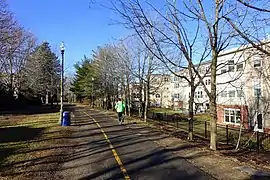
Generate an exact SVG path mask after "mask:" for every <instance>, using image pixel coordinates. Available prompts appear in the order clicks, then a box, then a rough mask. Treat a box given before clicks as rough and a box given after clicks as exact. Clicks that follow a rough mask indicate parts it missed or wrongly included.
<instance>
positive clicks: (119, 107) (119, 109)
mask: <svg viewBox="0 0 270 180" xmlns="http://www.w3.org/2000/svg"><path fill="white" fill-rule="evenodd" d="M115 109H116V112H124V109H125V104H124V103H123V102H122V101H118V102H117V103H116V105H115Z"/></svg>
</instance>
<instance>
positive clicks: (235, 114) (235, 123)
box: [223, 108, 241, 125]
mask: <svg viewBox="0 0 270 180" xmlns="http://www.w3.org/2000/svg"><path fill="white" fill-rule="evenodd" d="M226 111H229V115H226V113H225V112H226ZM232 112H234V114H233V113H232ZM237 112H239V116H237ZM226 116H229V122H227V121H226ZM232 116H234V118H235V122H232V120H231V117H232ZM223 117H224V119H223V122H224V123H226V124H233V125H240V123H241V110H240V109H234V108H224V114H223ZM237 117H238V118H239V122H237V120H236V119H237Z"/></svg>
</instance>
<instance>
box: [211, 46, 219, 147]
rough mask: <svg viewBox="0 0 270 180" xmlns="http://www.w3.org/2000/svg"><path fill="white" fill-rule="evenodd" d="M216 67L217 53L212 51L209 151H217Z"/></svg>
mask: <svg viewBox="0 0 270 180" xmlns="http://www.w3.org/2000/svg"><path fill="white" fill-rule="evenodd" d="M216 67H217V52H216V50H213V53H212V64H211V93H210V116H211V121H210V131H211V133H210V149H212V150H217V103H216V77H217V76H216V74H217V73H216Z"/></svg>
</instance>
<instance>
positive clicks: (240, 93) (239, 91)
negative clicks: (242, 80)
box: [237, 89, 244, 97]
mask: <svg viewBox="0 0 270 180" xmlns="http://www.w3.org/2000/svg"><path fill="white" fill-rule="evenodd" d="M237 97H244V91H243V90H242V89H241V90H237Z"/></svg>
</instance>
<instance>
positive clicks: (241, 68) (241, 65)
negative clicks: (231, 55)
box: [236, 63, 244, 71]
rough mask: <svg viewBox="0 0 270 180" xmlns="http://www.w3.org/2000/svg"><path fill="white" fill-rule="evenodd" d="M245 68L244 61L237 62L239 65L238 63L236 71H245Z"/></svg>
mask: <svg viewBox="0 0 270 180" xmlns="http://www.w3.org/2000/svg"><path fill="white" fill-rule="evenodd" d="M243 70H244V65H243V63H241V64H237V65H236V71H243Z"/></svg>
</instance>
